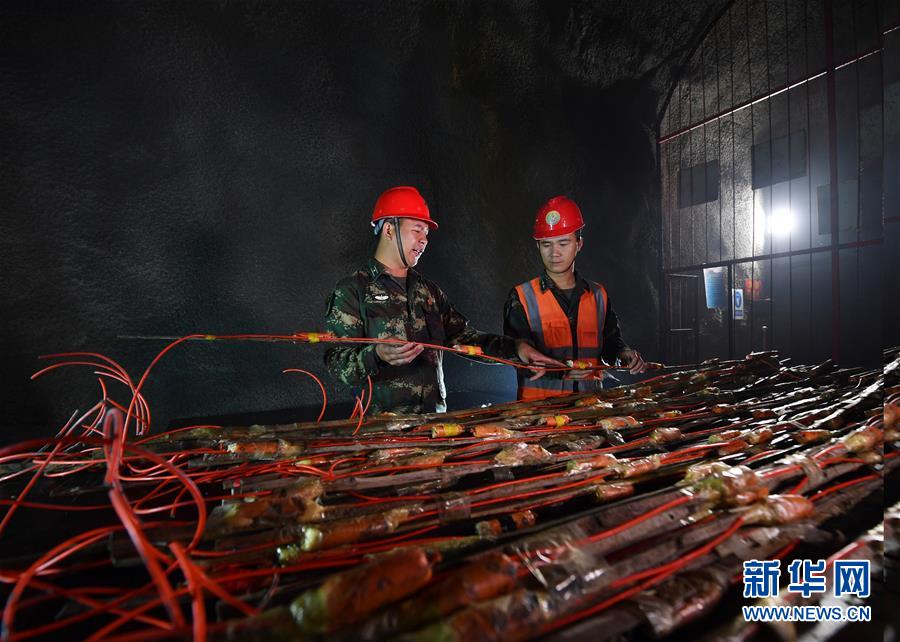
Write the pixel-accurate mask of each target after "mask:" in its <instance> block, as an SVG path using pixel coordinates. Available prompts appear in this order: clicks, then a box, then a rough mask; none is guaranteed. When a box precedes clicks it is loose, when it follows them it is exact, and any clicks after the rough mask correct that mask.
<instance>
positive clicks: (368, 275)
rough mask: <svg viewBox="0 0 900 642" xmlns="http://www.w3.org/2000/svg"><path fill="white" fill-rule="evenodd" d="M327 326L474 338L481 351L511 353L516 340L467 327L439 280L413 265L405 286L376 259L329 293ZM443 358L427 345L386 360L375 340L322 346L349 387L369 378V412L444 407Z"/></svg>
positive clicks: (436, 339)
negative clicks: (399, 362)
mask: <svg viewBox="0 0 900 642" xmlns="http://www.w3.org/2000/svg"><path fill="white" fill-rule="evenodd" d="M325 329H326V331H328V332H332V333H334V334H336V335H337V336H342V337H369V338H377V339H384V338H400V339H407V340H410V341H421V342H423V343H433V344H439V345H445V346H451V345H455V344H463V345H477V346H480V347H481V348H482V350H483V351H484V352H485V353H486V354H490V355H493V356H499V357H504V358H506V359H515V358H516V349H515V340H513V339H510V338H508V337H504V336H500V335H496V334H487V333H484V332H479V331H478V330H475V329H473V328H471V327H469V322H468V320H466V318H465V317H464V316H463V315H462V314H460V313H459V312H457V311H456V309H455V308H454V307H453V305H452V304H451V303H450V301H448V300H447V296H446V295H445V294H444V293H443V292H442V291H441V289H440V288H439V287H438V286H437V285H435V284H434V283H432V282H431V281H429V280H428V279H426V278H424V277H422V275H420V274H419V273H418V272H416V271H415V270H413V269H410V270H409V272H408V273H407V277H406V287H405V288H404V287H403V286H402V285H400V283H399V282H398V281H396V280H395V279H394V278H393V277H391V276H390V275H389V274H388V273H387V272H386V271H385V267H384V265H382V264H381V263H379V262H378V261H376V260H375V259H374V258H373V259H370V260H369V262H368V264H366V266H365V267H364V268H362V269H361V270H359V271H357V272H356V273H355V274H353V275H351V276H349V277H347V278H345V279H342V280H341V281H339V282H338V284H337V286H336V287H335V289H334V292H332V293H331V296H330V297H329V298H328V309H327V312H326V314H325ZM442 357H443V352H441V351H438V350H429V349H426V350H425V351H424V352H422V354H420V355H419V356H418V357H416V358H415V359H414V360H413V361H412V362H411V363H408V364H406V365H403V366H391V365H388V364H387V363H385V362H384V361H382V360H381V359H380V358H379V357H378V356H377V355H376V353H375V345H372V344H367V345H359V346H356V345H338V346H336V347H333V348H330V349H329V350H328V351H327V352H326V353H325V364H326V366H327V367H328V371H329V372H330V373H331V374H332V375H334V376H335V377H336V378H338V379H339V380H340V381H341V382H343V383H345V384H347V385H348V386H353V387H357V388H360V387H362V386H363V385H365V384H366V377H367V376H371V377H372V384H373V395H372V404H371V406H370V408H369V413H373V412H374V413H377V412H386V411H391V412H397V413H404V414H405V413H422V412H444V411H445V410H446V408H447V404H446V398H447V391H446V388H445V386H444V372H443V368H442V366H441V361H442Z"/></svg>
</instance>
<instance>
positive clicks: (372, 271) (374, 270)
mask: <svg viewBox="0 0 900 642" xmlns="http://www.w3.org/2000/svg"><path fill="white" fill-rule="evenodd" d="M365 270H366V274H367V275H368V276H369V280H370V281H375V280H377V279H378V277H380V276H381V275H382V274H384V275H385V276H387V277H390V278H393V277H391V275H390V274H388V271H387V267H386V266H385V265H384V263H382V262H381V261H379V260H378V259H376V258H375V257H374V256H373V257H372V258H370V259H369V262H368V263H366V268H365ZM418 276H419V274H418V272H416V271H415V270H414V269H412V268H409V270H408V271H407V272H406V277H407V281H408V280H409V279H410V278H411V279H412V280H415V279H417V278H418Z"/></svg>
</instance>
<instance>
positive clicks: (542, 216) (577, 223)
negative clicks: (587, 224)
mask: <svg viewBox="0 0 900 642" xmlns="http://www.w3.org/2000/svg"><path fill="white" fill-rule="evenodd" d="M583 227H584V218H583V217H582V216H581V210H580V209H578V205H576V204H575V201H573V200H572V199H570V198H567V197H565V196H554V197H553V198H551V199H550V200H549V201H547V202H546V203H544V204H543V205H542V206H541V209H539V210H538V213H537V216H536V217H535V219H534V239H535V240H539V239H549V238H553V237H556V236H565V235H566V234H571V233H572V232H577V231H578V230H580V229H581V228H583Z"/></svg>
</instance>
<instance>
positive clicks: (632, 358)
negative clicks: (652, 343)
mask: <svg viewBox="0 0 900 642" xmlns="http://www.w3.org/2000/svg"><path fill="white" fill-rule="evenodd" d="M619 360H620V361H621V362H622V365H623V366H625V367H626V368H628V372H630V373H631V374H639V373H641V372H644V371H645V370H646V369H647V363H646V362H645V361H644V358H643V357H642V356H641V353H640V352H638V351H637V350H634V349H632V348H625V349H624V350H622V351H621V352H620V353H619Z"/></svg>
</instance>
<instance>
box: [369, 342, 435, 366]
mask: <svg viewBox="0 0 900 642" xmlns="http://www.w3.org/2000/svg"><path fill="white" fill-rule="evenodd" d="M424 349H425V346H422V345H419V344H418V343H378V344H376V345H375V354H377V355H378V356H379V358H380V359H381V360H382V361H384V362H385V363H387V364H388V365H391V366H402V365H406V364H407V363H409V362H410V361H412V360H413V359H415V358H416V357H418V356H419V355H420V354H422V351H423V350H424Z"/></svg>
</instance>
